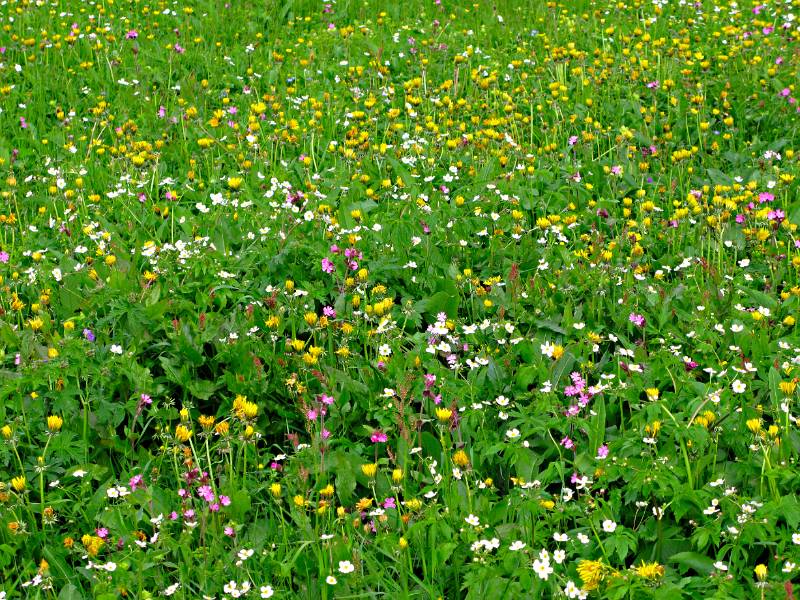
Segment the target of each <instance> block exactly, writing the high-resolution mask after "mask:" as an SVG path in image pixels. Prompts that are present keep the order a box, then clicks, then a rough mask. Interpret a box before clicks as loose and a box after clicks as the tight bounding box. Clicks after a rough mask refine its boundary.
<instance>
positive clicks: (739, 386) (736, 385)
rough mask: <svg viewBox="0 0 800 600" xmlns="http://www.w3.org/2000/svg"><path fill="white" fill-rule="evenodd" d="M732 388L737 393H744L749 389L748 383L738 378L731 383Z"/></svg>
mask: <svg viewBox="0 0 800 600" xmlns="http://www.w3.org/2000/svg"><path fill="white" fill-rule="evenodd" d="M731 389H732V390H733V391H734V392H736V393H737V394H742V393H744V391H745V390H746V389H747V385H745V384H744V383H742V382H741V381H739V380H738V379H737V380H735V381H734V382H733V383H732V384H731Z"/></svg>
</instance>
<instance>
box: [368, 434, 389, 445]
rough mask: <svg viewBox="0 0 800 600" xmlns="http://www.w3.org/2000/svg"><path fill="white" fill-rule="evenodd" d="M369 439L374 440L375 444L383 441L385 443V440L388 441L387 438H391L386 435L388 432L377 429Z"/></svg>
mask: <svg viewBox="0 0 800 600" xmlns="http://www.w3.org/2000/svg"><path fill="white" fill-rule="evenodd" d="M369 439H370V440H372V443H373V444H379V443H380V444H383V443H385V442H386V440H387V439H389V438H388V437H387V436H386V434H385V433H383V432H382V431H376V432H375V433H373V434H372V435H371V436H370V438H369Z"/></svg>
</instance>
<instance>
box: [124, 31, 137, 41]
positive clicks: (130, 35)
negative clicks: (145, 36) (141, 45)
mask: <svg viewBox="0 0 800 600" xmlns="http://www.w3.org/2000/svg"><path fill="white" fill-rule="evenodd" d="M138 37H139V32H138V31H136V30H135V29H131V30H130V31H129V32H128V33H126V34H125V39H126V40H135V39H136V38H138Z"/></svg>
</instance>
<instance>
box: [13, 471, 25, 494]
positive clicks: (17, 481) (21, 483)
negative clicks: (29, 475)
mask: <svg viewBox="0 0 800 600" xmlns="http://www.w3.org/2000/svg"><path fill="white" fill-rule="evenodd" d="M27 483H28V481H27V480H26V479H25V476H24V475H20V476H18V477H14V478H13V479H12V480H11V487H13V488H14V489H15V490H16V491H17V492H19V493H22V492H24V491H25V486H26V485H27Z"/></svg>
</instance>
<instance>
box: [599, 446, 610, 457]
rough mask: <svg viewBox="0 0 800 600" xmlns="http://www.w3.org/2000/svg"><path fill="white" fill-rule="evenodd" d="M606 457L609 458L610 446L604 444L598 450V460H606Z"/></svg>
mask: <svg viewBox="0 0 800 600" xmlns="http://www.w3.org/2000/svg"><path fill="white" fill-rule="evenodd" d="M606 456H608V446H606V445H605V444H603V445H602V446H600V447H599V448H598V449H597V458H600V459H602V458H605V457H606Z"/></svg>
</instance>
